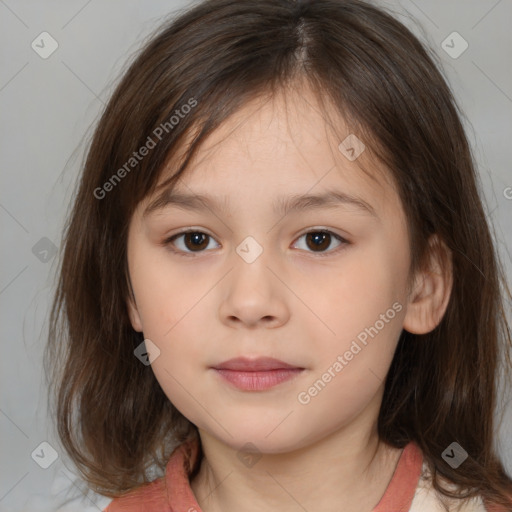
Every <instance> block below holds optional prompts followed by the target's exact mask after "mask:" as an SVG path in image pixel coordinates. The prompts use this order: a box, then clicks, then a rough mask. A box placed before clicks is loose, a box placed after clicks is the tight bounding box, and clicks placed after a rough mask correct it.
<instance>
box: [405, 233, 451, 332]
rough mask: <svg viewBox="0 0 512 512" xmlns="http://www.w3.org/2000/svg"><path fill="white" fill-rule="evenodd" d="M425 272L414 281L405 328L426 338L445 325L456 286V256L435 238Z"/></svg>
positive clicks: (420, 273)
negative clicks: (454, 264) (453, 265)
mask: <svg viewBox="0 0 512 512" xmlns="http://www.w3.org/2000/svg"><path fill="white" fill-rule="evenodd" d="M428 251H429V254H428V257H427V263H426V265H425V266H424V268H423V270H421V271H418V272H417V274H416V275H415V277H414V286H413V288H412V291H411V293H410V295H409V299H408V303H407V313H406V315H405V318H404V324H403V328H404V329H405V330H406V331H408V332H410V333H411V334H426V333H428V332H430V331H433V330H434V329H435V328H436V327H437V326H438V325H439V323H440V322H441V320H442V318H443V315H444V314H445V312H446V308H447V307H448V302H449V300H450V295H451V291H452V285H453V274H452V272H453V271H452V255H451V251H450V250H449V249H448V248H447V247H446V245H445V244H444V242H442V240H441V239H440V238H439V237H438V236H437V235H435V234H434V235H432V236H431V238H430V240H429V248H428Z"/></svg>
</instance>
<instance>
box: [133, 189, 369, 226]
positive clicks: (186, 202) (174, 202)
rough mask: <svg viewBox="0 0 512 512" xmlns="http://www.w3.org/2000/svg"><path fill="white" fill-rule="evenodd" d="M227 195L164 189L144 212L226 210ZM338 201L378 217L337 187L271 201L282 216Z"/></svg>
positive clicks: (333, 206)
mask: <svg viewBox="0 0 512 512" xmlns="http://www.w3.org/2000/svg"><path fill="white" fill-rule="evenodd" d="M228 204H229V201H228V198H227V197H226V196H221V198H220V201H219V200H217V199H216V198H214V197H213V196H211V195H208V194H189V193H184V192H179V191H176V190H171V189H167V190H166V191H164V192H163V193H162V194H161V195H160V196H159V197H158V198H157V199H156V200H155V201H153V202H152V203H151V204H150V205H149V206H148V207H147V208H146V209H145V210H144V214H143V215H144V216H147V215H149V214H151V213H154V212H155V211H157V210H162V209H164V208H166V207H172V206H174V207H176V208H180V209H183V210H189V211H206V210H210V211H213V212H216V213H218V212H221V213H224V214H226V213H227V212H228V211H229V208H228ZM341 205H350V206H353V207H354V208H356V209H357V210H358V211H360V212H361V213H364V214H367V215H370V216H372V217H375V218H376V219H379V216H378V215H377V212H376V211H375V209H374V208H373V206H372V205H371V204H369V203H368V202H366V201H364V200H363V199H362V198H360V197H356V196H353V195H350V194H347V193H345V192H340V191H338V190H328V191H326V192H324V193H322V194H307V195H299V194H295V195H290V196H282V197H278V198H277V199H276V201H275V202H274V204H273V210H274V213H275V214H276V215H282V216H285V215H287V214H288V213H290V212H297V211H304V210H313V209H321V208H326V209H327V208H328V209H332V208H337V207H339V206H341Z"/></svg>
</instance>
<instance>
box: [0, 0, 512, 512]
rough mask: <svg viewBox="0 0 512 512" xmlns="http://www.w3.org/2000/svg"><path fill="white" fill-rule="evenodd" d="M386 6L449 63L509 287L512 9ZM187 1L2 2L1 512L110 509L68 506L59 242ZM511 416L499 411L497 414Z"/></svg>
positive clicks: (488, 2)
mask: <svg viewBox="0 0 512 512" xmlns="http://www.w3.org/2000/svg"><path fill="white" fill-rule="evenodd" d="M376 3H378V4H380V5H384V6H387V7H391V8H393V9H394V10H396V11H397V13H398V14H397V16H398V18H399V19H400V20H401V21H402V22H404V23H405V24H406V25H408V26H409V27H411V28H412V29H413V31H414V32H415V33H416V34H417V35H418V36H419V37H420V38H421V39H422V40H424V41H426V42H427V43H428V44H429V45H430V46H432V47H434V49H435V51H436V52H437V53H438V54H439V56H440V58H441V59H442V62H443V66H444V69H445V73H446V76H447V78H448V80H449V83H450V84H451V86H452V88H453V89H454V90H455V93H456V97H457V98H458V101H459V103H460V105H461V107H462V109H463V111H464V112H465V115H466V119H465V121H464V122H465V125H466V128H467V131H468V135H469V138H470V140H471V143H472V145H473V148H474V154H475V157H476V159H477V163H478V166H479V169H480V175H481V180H482V186H483V190H484V193H485V199H486V208H487V211H488V214H489V218H490V219H491V221H492V222H493V224H494V226H495V229H496V238H497V244H498V247H499V250H500V253H501V256H502V259H503V262H504V264H505V268H506V270H507V274H508V276H509V277H510V276H511V275H512V269H511V260H510V255H509V252H510V247H512V220H511V219H512V189H509V188H508V187H512V173H511V170H510V162H511V160H512V151H511V140H512V139H511V135H512V116H511V114H512V72H511V67H510V62H511V61H512V59H510V56H511V47H512V44H511V43H512V35H511V29H510V27H511V26H512V23H511V22H512V3H511V2H510V1H503V0H499V1H497V0H471V1H468V0H457V1H442V0H432V1H421V2H420V1H419V0H416V1H412V0H402V1H400V2H399V1H387V2H376ZM189 4H190V2H187V1H182V0H181V1H176V0H171V1H164V0H151V1H146V2H144V3H143V2H142V1H136V0H129V1H126V0H125V1H121V0H108V1H102V2H101V1H99V0H89V1H86V0H72V1H70V0H68V1H66V2H64V1H48V0H45V1H40V0H37V1H36V0H31V1H29V0H24V1H15V0H0V34H1V38H2V44H1V45H0V61H1V65H0V112H1V115H2V123H1V135H2V137H1V151H0V159H1V186H0V222H1V228H2V243H1V266H0V308H1V320H0V321H1V325H2V347H3V356H2V357H1V358H0V365H1V388H0V389H1V395H0V443H1V453H0V460H1V461H2V465H1V473H0V511H1V512H6V511H20V510H31V511H36V510H41V511H43V510H45V511H50V510H57V509H59V510H62V511H64V510H69V511H70V510H82V511H83V510H91V511H97V510H99V509H101V508H102V507H103V506H105V505H106V503H108V501H109V500H108V499H106V500H105V499H104V500H101V499H99V497H95V496H91V498H89V499H87V498H83V504H82V505H80V506H76V508H73V507H72V506H71V505H68V506H67V507H66V506H62V507H61V508H59V505H62V504H64V503H65V502H66V501H67V500H68V499H70V497H71V496H72V494H71V493H74V494H76V495H77V496H82V494H81V491H80V490H79V489H78V488H77V487H76V486H75V485H76V483H75V485H74V484H72V480H71V479H72V478H73V474H72V472H71V471H72V470H73V468H72V466H71V464H70V463H69V460H68V459H66V457H65V454H64V452H63V450H62V448H61V447H60V445H59V442H58V441H57V439H56V436H55V433H54V430H53V427H52V426H51V423H50V422H49V420H48V418H47V411H46V391H45V389H44V380H43V376H42V369H41V356H42V349H43V346H44V343H45V333H46V329H47V323H48V320H47V315H48V308H49V305H50V301H51V293H52V289H53V279H54V273H55V270H56V264H57V257H55V255H54V252H53V251H54V250H55V249H58V246H59V245H60V236H61V231H62V228H63V223H64V218H65V215H66V212H67V208H68V204H69V201H70V199H71V197H72V192H73V187H74V185H75V181H76V178H77V175H78V172H79V168H80V163H81V161H82V158H83V154H84V151H85V149H86V142H87V140H88V137H89V136H90V134H91V125H92V124H93V123H94V122H95V121H97V120H98V117H99V112H100V110H101V108H102V107H103V104H104V103H105V102H106V101H107V100H108V97H109V94H110V93H111V91H112V86H113V85H114V84H115V82H116V80H117V78H118V76H119V73H120V72H121V70H122V69H123V65H124V63H125V62H126V60H127V58H128V57H129V56H130V55H132V53H133V52H135V51H136V50H137V49H138V48H139V47H140V44H141V42H142V40H143V39H144V38H145V37H146V36H147V35H148V34H149V33H150V32H151V31H152V30H153V29H155V28H156V27H157V26H158V25H159V24H160V22H161V20H162V17H163V16H167V15H168V14H169V13H171V12H172V11H174V10H176V9H180V8H182V7H186V6H187V5H189ZM414 20H416V21H414ZM43 31H46V32H49V33H50V34H51V36H52V37H53V38H54V39H55V40H56V41H57V43H58V49H57V50H56V51H55V52H54V53H53V54H52V55H51V56H50V57H48V58H47V59H43V58H41V57H40V56H39V55H38V54H37V53H36V52H35V51H34V50H33V49H32V47H31V43H32V41H34V40H36V42H37V41H38V40H40V39H38V36H39V34H41V33H42V32H43ZM454 31H456V32H458V33H459V34H460V35H461V36H462V37H463V38H464V39H465V40H466V41H467V42H468V44H469V47H468V49H467V50H466V51H465V52H464V53H462V54H461V55H460V56H459V57H458V58H452V57H451V56H450V55H448V53H446V51H445V50H444V49H443V46H442V42H443V41H444V40H445V39H446V38H447V36H449V35H450V34H451V33H452V32H454ZM36 38H37V39H36ZM448 41H450V40H449V39H448ZM450 44H451V43H450ZM453 44H454V47H455V50H457V49H460V48H461V47H460V41H457V40H455V42H454V43H453ZM45 46H46V48H48V42H47V44H46V45H45ZM507 197H508V198H507ZM509 282H510V279H509ZM509 309H510V308H509ZM506 400H507V399H506V398H504V399H503V402H504V403H506ZM504 407H505V406H504V405H503V404H502V405H500V409H499V410H500V411H503V410H504ZM505 410H506V414H505V416H504V421H503V423H502V425H501V430H500V432H499V436H498V438H497V444H498V446H499V451H500V453H501V455H502V456H503V458H504V460H505V463H506V465H507V468H508V470H509V472H510V473H512V412H511V410H510V404H509V406H508V407H507V408H506V409H505ZM44 441H46V442H49V443H50V445H51V446H53V447H54V448H55V450H56V451H57V453H58V454H59V458H58V459H57V460H56V461H55V462H54V463H53V464H52V465H51V466H50V467H49V468H48V469H42V468H41V467H39V465H38V464H36V462H35V461H34V460H33V459H32V458H31V454H32V453H33V451H34V450H35V449H36V448H37V447H38V446H39V445H40V443H41V442H44ZM46 453H48V451H46ZM68 491H70V492H68ZM91 500H92V501H91ZM94 502H96V505H95V504H94ZM74 503H75V502H74ZM86 505H88V507H86Z"/></svg>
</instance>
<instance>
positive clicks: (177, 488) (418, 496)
mask: <svg viewBox="0 0 512 512" xmlns="http://www.w3.org/2000/svg"><path fill="white" fill-rule="evenodd" d="M198 452H199V445H198V441H197V440H196V439H192V440H189V441H186V442H185V443H183V444H181V445H180V446H178V447H177V448H176V449H175V450H174V452H173V453H172V455H171V457H170V459H169V462H168V463H167V466H166V471H165V476H164V477H161V478H159V479H157V480H155V481H153V482H151V483H148V484H145V485H142V486H140V487H138V488H137V489H134V490H132V491H130V492H129V493H127V494H125V495H123V496H122V497H120V498H116V499H114V500H113V501H112V502H111V503H110V504H109V505H108V506H107V508H106V509H104V511H103V512H202V510H201V507H200V506H199V504H198V503H197V500H196V498H195V496H194V494H193V492H192V489H191V487H190V482H189V474H190V473H191V468H193V467H194V463H195V462H196V459H197V457H198ZM426 474H427V468H426V465H424V464H423V455H422V452H421V450H420V448H419V447H418V446H417V445H416V444H415V443H414V442H412V441H411V442H410V443H409V444H408V445H407V446H406V447H405V448H404V449H403V450H402V454H401V456H400V459H399V461H398V463H397V466H396V468H395V471H394V473H393V476H392V478H391V481H390V482H389V484H388V487H387V489H386V491H385V493H384V495H383V496H382V498H381V499H380V501H379V503H378V504H377V506H376V507H375V508H374V509H373V510H372V512H442V511H443V510H444V509H443V508H442V506H441V502H440V501H439V499H438V498H437V496H436V494H435V491H434V490H433V489H432V488H431V487H430V485H429V479H428V478H426V477H425V475H426ZM448 503H452V502H451V501H448ZM456 503H458V502H456V501H453V504H454V508H453V510H455V509H456V507H455V504H456ZM457 512H507V510H506V509H505V508H500V507H496V506H494V507H493V506H488V505H487V506H486V505H485V503H484V502H483V501H482V500H481V499H480V498H473V499H472V500H470V501H468V502H466V504H465V506H463V507H461V508H460V509H458V510H457Z"/></svg>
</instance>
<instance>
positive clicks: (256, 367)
mask: <svg viewBox="0 0 512 512" xmlns="http://www.w3.org/2000/svg"><path fill="white" fill-rule="evenodd" d="M212 369H213V370H215V372H216V373H217V374H218V375H219V376H220V377H221V378H222V379H223V380H225V381H227V382H229V383H230V384H232V385H233V386H235V387H236V388H238V389H240V390H243V391H265V390H267V389H270V388H273V387H274V386H277V385H278V384H281V383H282V382H285V381H288V380H290V379H292V378H294V377H296V376H297V375H299V374H300V373H302V372H303V371H304V368H302V367H298V366H294V365H291V364H288V363H285V362H284V361H279V360H278V359H273V358H267V357H260V358H257V359H248V358H243V357H239V358H235V359H230V360H229V361H225V362H224V363H221V364H219V365H216V366H214V367H212Z"/></svg>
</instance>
